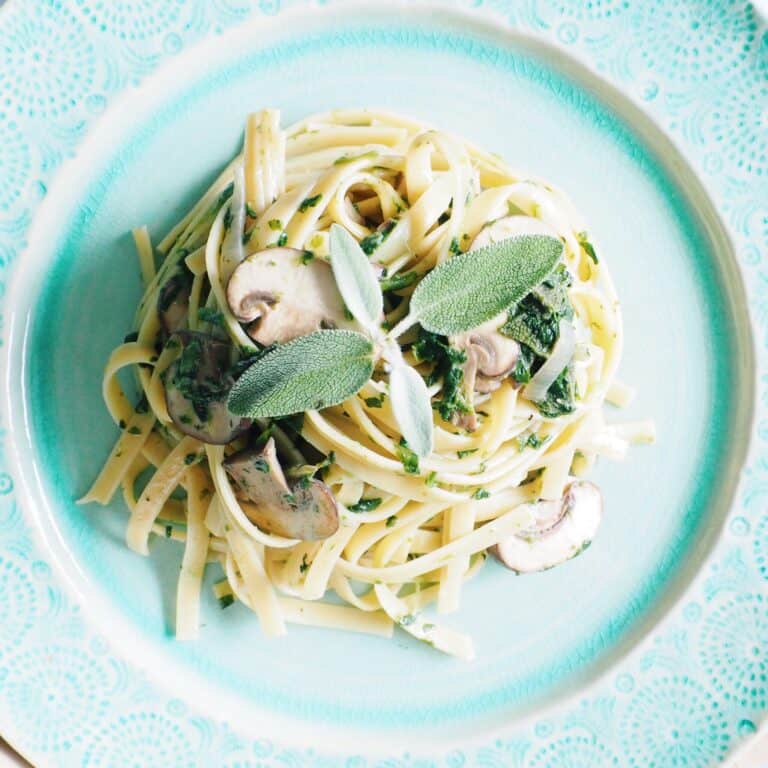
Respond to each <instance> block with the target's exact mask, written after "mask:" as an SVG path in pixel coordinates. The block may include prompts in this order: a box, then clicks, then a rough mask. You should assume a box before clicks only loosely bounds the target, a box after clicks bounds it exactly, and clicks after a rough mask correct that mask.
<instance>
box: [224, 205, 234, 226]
mask: <svg viewBox="0 0 768 768" xmlns="http://www.w3.org/2000/svg"><path fill="white" fill-rule="evenodd" d="M231 226H232V206H229V208H227V210H226V212H225V214H224V229H229V228H230V227H231Z"/></svg>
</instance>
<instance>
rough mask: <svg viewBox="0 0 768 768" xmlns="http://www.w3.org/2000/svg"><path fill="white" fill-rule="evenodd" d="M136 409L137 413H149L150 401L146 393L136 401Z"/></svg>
mask: <svg viewBox="0 0 768 768" xmlns="http://www.w3.org/2000/svg"><path fill="white" fill-rule="evenodd" d="M134 410H135V411H136V413H147V412H148V411H149V403H148V402H147V398H146V397H144V395H142V396H141V397H140V398H139V402H138V403H136V408H134Z"/></svg>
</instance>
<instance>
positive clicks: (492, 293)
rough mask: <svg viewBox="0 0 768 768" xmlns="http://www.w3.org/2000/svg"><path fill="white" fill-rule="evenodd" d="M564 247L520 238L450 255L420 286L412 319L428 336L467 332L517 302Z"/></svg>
mask: <svg viewBox="0 0 768 768" xmlns="http://www.w3.org/2000/svg"><path fill="white" fill-rule="evenodd" d="M562 253H563V244H562V243H561V242H560V240H557V239H556V238H554V237H547V236H545V235H523V236H521V237H512V238H509V239H507V240H501V241H500V242H498V243H493V244H492V245H488V246H486V247H485V248H478V249H477V250H476V251H467V252H466V253H459V254H457V255H456V256H452V257H451V258H450V259H448V260H446V261H444V262H443V263H442V264H440V266H438V267H436V268H435V269H433V270H432V271H431V272H430V273H429V274H428V275H426V277H425V278H424V279H423V280H422V281H421V282H420V283H419V285H418V287H417V288H416V290H415V291H414V292H413V296H412V297H411V307H410V317H411V319H412V320H413V321H418V322H420V323H421V325H422V327H423V328H426V329H427V330H428V331H432V333H439V334H441V335H443V336H450V335H452V334H456V333H462V332H463V331H468V330H471V329H472V328H477V327H478V326H479V325H482V324H483V323H484V322H486V321H487V320H490V319H491V318H492V317H495V316H496V315H498V314H499V313H500V312H503V311H504V310H505V309H508V308H509V307H510V306H512V305H513V304H514V303H515V302H517V301H520V299H522V298H523V297H524V296H526V295H527V294H528V293H530V291H531V290H532V289H533V288H534V287H535V286H537V285H538V284H539V283H541V281H542V280H544V278H546V276H547V275H548V274H549V273H550V272H551V271H552V270H553V269H554V267H555V265H556V264H557V262H558V260H559V259H560V257H561V255H562Z"/></svg>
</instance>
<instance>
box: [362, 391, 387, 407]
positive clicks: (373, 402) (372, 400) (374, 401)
mask: <svg viewBox="0 0 768 768" xmlns="http://www.w3.org/2000/svg"><path fill="white" fill-rule="evenodd" d="M365 404H366V405H367V406H368V407H369V408H381V407H382V406H383V405H384V395H383V394H381V395H377V396H376V397H366V398H365Z"/></svg>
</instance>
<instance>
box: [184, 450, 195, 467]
mask: <svg viewBox="0 0 768 768" xmlns="http://www.w3.org/2000/svg"><path fill="white" fill-rule="evenodd" d="M196 460H197V454H196V453H188V454H187V455H186V456H185V457H184V463H185V464H186V465H187V466H189V465H190V464H194V463H195V461H196Z"/></svg>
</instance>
